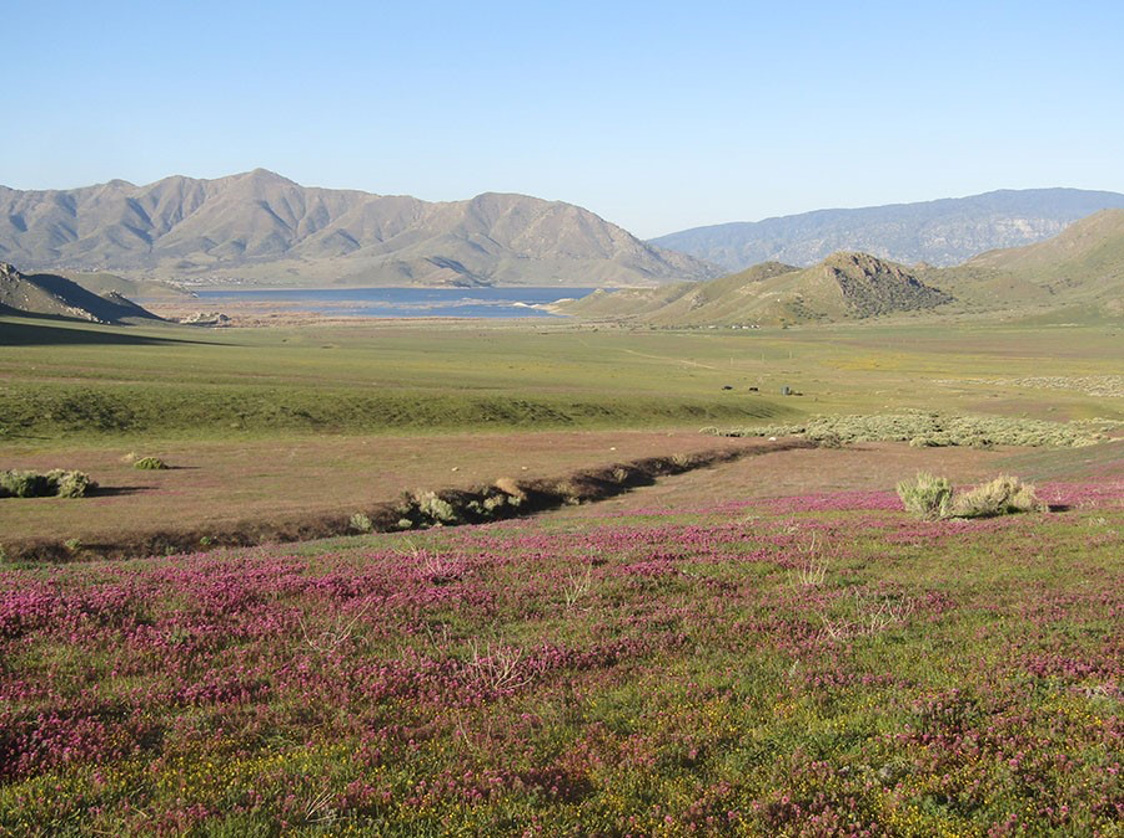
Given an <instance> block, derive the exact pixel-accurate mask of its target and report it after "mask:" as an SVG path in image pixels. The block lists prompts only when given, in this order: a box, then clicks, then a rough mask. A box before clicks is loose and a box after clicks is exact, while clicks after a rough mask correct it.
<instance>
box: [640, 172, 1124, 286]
mask: <svg viewBox="0 0 1124 838" xmlns="http://www.w3.org/2000/svg"><path fill="white" fill-rule="evenodd" d="M1110 208H1124V194H1121V193H1116V192H1105V191H1093V190H1081V189H1067V188H1061V187H1057V188H1049V189H1021V190H1016V189H1000V190H995V191H993V192H985V193H981V194H979V195H969V196H967V197H963V198H939V199H936V200H932V201H921V202H914V203H898V204H885V205H881V206H873V207H857V208H849V209H844V208H840V209H819V210H813V211H811V212H807V213H800V214H798V215H788V216H774V217H770V218H765V219H762V220H761V221H755V222H751V221H735V222H728V223H726V224H717V225H710V226H706V227H695V228H691V229H688V230H681V231H678V232H675V233H669V234H667V235H664V236H659V237H657V238H654V239H651V240H650V241H651V242H652V243H653V244H656V245H658V246H660V247H666V248H671V249H675V250H679V251H682V252H684V253H688V254H691V255H693V256H695V257H696V258H699V259H704V260H706V261H709V262H713V263H715V264H717V265H720V266H722V267H724V268H726V269H727V270H729V271H737V270H741V269H743V268H745V267H748V266H750V265H753V264H758V263H760V262H765V261H779V262H786V263H789V264H793V265H797V266H800V267H808V266H810V265H812V264H815V263H816V262H818V261H820V260H821V259H824V258H826V257H827V256H828V255H830V254H831V253H833V252H836V251H839V250H854V251H861V252H865V253H870V254H871V255H874V256H878V257H879V258H882V259H888V260H890V261H895V262H899V263H902V264H916V263H919V262H924V263H927V264H931V265H935V266H938V267H949V266H952V265H955V264H959V263H961V262H963V261H965V260H967V259H969V258H971V257H973V256H975V255H977V254H979V253H981V252H985V251H988V250H994V249H998V248H1010V247H1015V246H1021V245H1024V244H1032V243H1034V242H1036V241H1041V240H1044V239H1046V238H1049V237H1051V236H1054V235H1057V234H1058V233H1060V232H1061V231H1062V230H1063V229H1064V228H1065V227H1066V226H1067V225H1068V224H1071V223H1073V222H1074V221H1077V220H1078V219H1080V218H1084V217H1086V216H1088V215H1090V214H1092V213H1094V212H1096V211H1098V210H1102V209H1110Z"/></svg>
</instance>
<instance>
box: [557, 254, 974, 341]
mask: <svg viewBox="0 0 1124 838" xmlns="http://www.w3.org/2000/svg"><path fill="white" fill-rule="evenodd" d="M951 300H952V297H951V295H949V294H947V293H946V292H944V291H941V290H939V289H937V288H933V287H930V286H929V285H926V284H925V283H924V282H922V281H921V280H919V279H918V278H917V277H915V276H914V275H913V274H911V273H909V271H908V270H907V269H905V268H904V267H902V266H901V265H896V264H894V263H892V262H886V261H883V260H881V259H877V258H875V257H873V256H869V255H867V254H865V253H836V254H833V255H832V256H830V257H828V258H827V259H825V260H824V261H823V262H821V263H820V264H818V265H814V266H812V267H811V268H805V269H803V270H802V269H799V268H794V267H792V266H790V265H782V264H780V263H777V262H767V263H765V264H762V265H757V266H755V267H753V268H750V269H749V270H746V271H743V272H741V273H738V274H732V275H730V276H726V277H721V278H719V279H715V280H710V281H708V282H704V283H699V284H693V285H679V286H676V287H675V288H673V289H656V290H650V291H616V292H612V293H599V294H594V295H591V296H589V297H586V298H585V299H584V300H579V301H577V302H575V303H572V304H569V305H566V306H565V307H564V310H565V311H566V313H568V314H574V315H578V316H584V317H601V318H612V319H635V320H641V321H643V322H650V323H655V324H661V325H695V326H700V325H738V324H741V325H752V324H756V323H767V324H771V323H786V322H810V321H837V320H859V319H865V318H868V317H875V316H879V315H885V314H893V313H899V312H905V311H919V310H923V309H931V308H935V307H937V306H941V305H945V304H946V303H949V302H951Z"/></svg>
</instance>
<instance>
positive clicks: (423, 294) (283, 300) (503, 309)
mask: <svg viewBox="0 0 1124 838" xmlns="http://www.w3.org/2000/svg"><path fill="white" fill-rule="evenodd" d="M594 290H595V289H593V288H322V289H314V290H294V289H274V290H255V291H199V292H197V293H198V296H199V298H200V299H201V300H208V301H210V302H213V303H214V304H215V307H216V308H221V307H222V302H223V301H224V300H227V301H229V303H230V304H231V305H236V304H237V303H252V302H257V303H265V302H272V303H276V304H277V305H278V306H279V307H281V308H285V309H290V310H291V309H299V310H301V311H310V312H315V313H316V314H323V315H327V316H331V317H341V316H342V317H493V318H496V317H554V316H557V315H553V314H551V313H550V312H548V311H543V310H542V309H540V308H534V307H533V306H541V305H547V304H550V303H554V302H557V301H558V300H561V299H565V298H576V297H584V296H585V295H587V294H591V293H592V292H593V291H594Z"/></svg>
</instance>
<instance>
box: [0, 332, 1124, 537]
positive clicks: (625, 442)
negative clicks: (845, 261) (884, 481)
mask: <svg viewBox="0 0 1124 838" xmlns="http://www.w3.org/2000/svg"><path fill="white" fill-rule="evenodd" d="M1118 340H1119V336H1118V335H1117V334H1116V333H1115V331H1114V330H1112V329H1110V328H1103V327H1102V328H1097V327H1082V328H1071V329H1066V328H1056V329H1040V330H1037V331H1032V330H1028V329H1025V328H1015V327H1005V326H1001V325H1000V326H996V325H994V324H993V325H986V326H985V325H980V324H959V325H955V324H954V325H952V326H947V327H946V326H927V327H925V328H905V327H903V326H900V325H898V326H886V327H870V326H867V327H864V328H862V329H855V328H850V329H844V328H839V329H822V328H821V329H787V330H779V329H778V330H753V331H748V330H746V331H730V330H726V331H720V330H702V331H682V332H671V331H653V330H641V331H630V330H622V329H616V330H614V329H603V328H602V329H593V328H588V327H585V328H581V327H576V326H574V325H571V324H568V323H540V322H535V323H531V324H526V325H518V326H511V325H500V324H495V323H484V324H480V323H475V322H467V321H465V322H459V323H453V324H451V325H450V324H446V325H443V326H441V327H440V328H437V327H435V326H434V324H426V325H417V324H411V323H407V322H393V321H387V322H366V323H362V322H357V323H348V324H329V325H326V326H317V327H308V326H304V327H290V328H262V329H226V330H208V329H191V328H186V327H178V328H177V327H144V328H141V327H133V328H129V329H110V328H107V327H100V326H94V325H75V324H62V323H49V322H46V321H30V320H26V319H18V318H8V319H0V343H2V344H3V349H4V351H3V352H2V353H0V455H2V461H0V467H2V468H24V469H27V468H35V469H50V468H55V467H61V468H69V469H80V470H83V471H86V472H88V473H89V474H90V475H91V477H93V479H94V480H96V481H98V482H99V483H100V484H101V487H102V488H101V494H100V495H99V496H98V497H95V498H90V499H87V500H84V501H81V502H77V503H75V502H72V501H63V500H47V501H14V500H9V501H6V502H5V503H3V504H0V533H2V534H3V535H0V545H2V544H4V543H5V542H8V543H9V545H10V544H11V542H13V541H19V540H26V539H29V538H36V537H39V538H53V539H57V540H77V541H80V542H85V543H100V542H104V541H107V540H108V541H114V540H120V539H121V538H122V537H123V534H125V533H127V532H128V531H129V530H137V529H144V530H149V531H151V530H155V529H161V528H163V529H167V528H175V527H188V528H195V529H199V528H206V527H209V526H218V525H227V524H229V523H230V522H232V521H235V520H245V519H255V518H256V519H263V520H268V519H271V518H278V517H283V516H289V515H293V514H296V513H297V512H301V511H303V512H309V513H317V514H320V513H323V514H327V513H330V512H335V513H344V514H351V513H353V512H356V511H360V510H362V509H364V508H365V507H366V506H367V505H369V504H371V503H374V502H377V501H389V500H391V499H393V498H396V497H398V496H399V495H400V494H401V493H402V492H404V491H412V490H415V489H429V490H432V489H440V488H444V487H470V486H472V485H475V484H478V483H480V482H481V481H484V482H487V481H492V480H495V479H496V478H499V477H505V476H506V477H513V476H514V477H525V476H530V477H561V476H563V475H564V474H565V472H567V471H569V470H572V469H576V468H591V467H595V466H598V465H609V464H612V463H614V462H619V461H622V460H628V459H631V458H635V457H651V456H663V455H667V456H671V455H676V454H682V453H685V452H687V451H700V450H703V449H704V448H708V447H711V448H712V447H714V446H715V445H717V444H719V443H717V442H715V441H714V440H713V439H711V440H709V441H708V440H703V439H701V438H699V437H698V436H697V431H698V430H699V429H700V428H702V427H704V426H711V427H718V428H746V427H750V428H752V427H753V426H755V425H761V426H764V425H781V426H785V425H790V424H792V423H797V422H800V421H802V420H803V419H804V418H807V417H808V416H809V415H813V414H818V413H826V414H833V413H836V414H837V413H843V414H850V413H875V414H877V413H884V412H887V411H893V410H899V409H902V408H922V409H933V408H940V409H942V410H945V411H953V412H964V413H983V414H989V415H993V416H1006V417H1014V418H1019V417H1037V418H1040V419H1050V420H1055V421H1057V420H1067V419H1088V418H1092V417H1108V418H1116V419H1120V418H1124V395H1122V391H1124V379H1122V378H1121V376H1120V375H1119V370H1118V364H1116V363H1115V360H1114V355H1113V351H1114V349H1115V347H1116V346H1117V343H1116V342H1117V341H1118ZM727 387H729V388H732V389H725V388H727ZM783 387H788V388H790V390H792V391H794V392H796V393H799V394H800V395H794V396H787V397H785V396H782V395H780V393H781V389H782V388H783ZM750 388H756V390H751V389H750ZM669 433H670V434H671V436H666V435H667V434H669ZM665 437H666V439H665ZM130 454H132V455H137V456H145V455H153V454H155V455H158V456H161V457H163V458H164V459H165V460H167V461H168V462H169V463H170V464H171V465H173V466H174V467H175V468H173V469H172V470H170V471H167V472H159V473H151V472H149V473H140V472H136V471H134V470H132V469H131V468H130V466H129V463H128V462H127V458H128V457H129V455H130ZM516 460H518V462H516Z"/></svg>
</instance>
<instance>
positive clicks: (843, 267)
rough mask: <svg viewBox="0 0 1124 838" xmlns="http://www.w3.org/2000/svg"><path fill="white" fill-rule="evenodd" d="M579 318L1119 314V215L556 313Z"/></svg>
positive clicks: (747, 320)
mask: <svg viewBox="0 0 1124 838" xmlns="http://www.w3.org/2000/svg"><path fill="white" fill-rule="evenodd" d="M561 310H562V311H564V312H565V313H567V314H573V315H577V316H580V317H584V318H590V319H595V320H596V319H601V320H615V321H627V322H636V323H649V324H657V325H666V326H716V325H720V326H728V325H758V324H769V325H775V324H789V323H791V324H796V323H813V322H836V321H840V320H862V319H866V318H871V317H877V316H883V315H903V314H909V315H913V316H916V315H919V314H925V313H935V314H941V313H947V314H950V315H951V314H958V315H979V314H989V313H990V314H993V315H1001V316H1005V317H1010V316H1019V317H1045V318H1048V319H1053V320H1057V319H1058V318H1074V319H1081V318H1088V317H1090V316H1092V317H1096V318H1104V317H1108V318H1117V317H1120V316H1122V315H1124V210H1104V211H1102V212H1099V213H1095V214H1094V215H1092V216H1090V217H1089V218H1086V219H1082V220H1081V221H1078V222H1076V223H1074V224H1072V225H1071V226H1069V227H1067V228H1066V229H1065V230H1063V231H1062V232H1061V233H1060V234H1059V235H1057V236H1055V237H1053V238H1051V239H1048V240H1046V241H1042V242H1038V243H1036V244H1032V245H1026V246H1024V247H1018V248H1009V249H1002V250H994V251H989V252H987V253H983V254H980V255H979V256H976V257H975V258H973V259H970V260H968V261H967V262H965V263H964V264H962V265H958V266H954V267H949V268H937V267H931V266H921V267H907V266H905V265H901V264H898V263H895V262H890V261H888V260H884V259H880V258H878V257H876V256H871V255H869V254H865V253H853V252H838V253H834V254H831V255H830V256H828V257H827V258H825V259H823V260H822V261H820V262H819V263H817V264H815V265H812V266H810V267H806V268H801V267H797V266H793V265H785V264H783V263H780V262H764V263H762V264H759V265H756V266H754V267H752V268H749V269H747V270H745V271H742V272H739V273H735V274H730V275H728V276H724V277H721V278H719V279H714V280H710V281H706V282H695V283H681V284H678V285H674V286H668V287H663V288H654V289H624V290H619V291H612V292H605V291H598V292H595V293H594V294H592V295H589V296H587V297H585V298H583V299H580V300H577V301H574V302H572V303H567V304H565V305H563V306H562V307H561Z"/></svg>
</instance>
